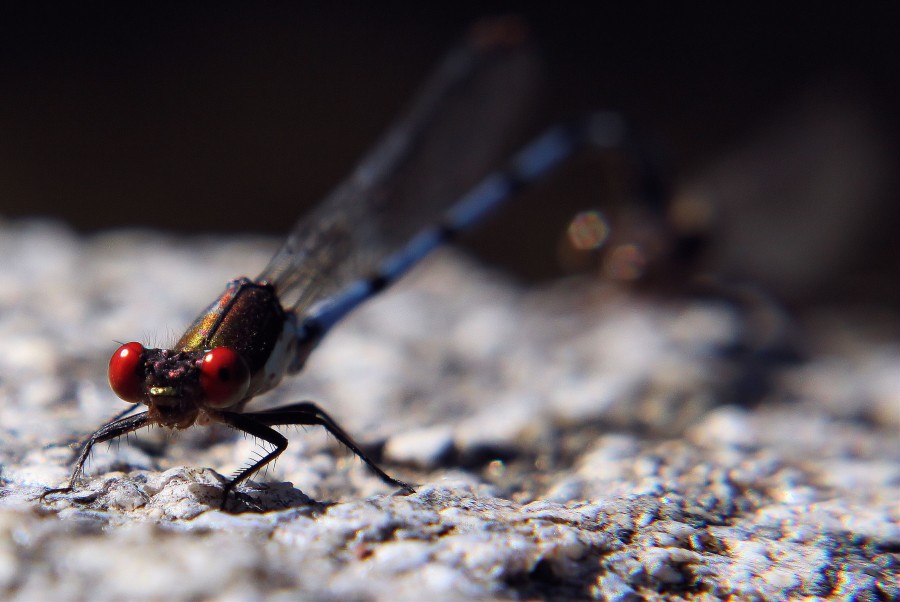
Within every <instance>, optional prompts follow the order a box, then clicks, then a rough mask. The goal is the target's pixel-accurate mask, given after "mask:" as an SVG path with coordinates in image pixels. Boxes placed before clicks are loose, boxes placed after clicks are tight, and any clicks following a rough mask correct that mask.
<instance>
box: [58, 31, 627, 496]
mask: <svg viewBox="0 0 900 602" xmlns="http://www.w3.org/2000/svg"><path fill="white" fill-rule="evenodd" d="M534 72H535V59H534V56H533V53H532V51H531V49H530V45H529V44H528V41H527V35H526V32H525V29H524V27H523V26H522V24H521V23H520V22H519V21H517V20H515V19H508V18H506V19H498V20H492V21H490V22H485V23H481V24H479V25H477V26H476V27H475V28H473V30H472V32H471V33H470V34H469V36H468V37H467V38H466V40H465V42H464V43H463V44H462V45H461V46H460V47H458V48H457V49H456V50H454V51H453V52H451V53H450V54H449V56H448V57H447V58H446V59H445V60H444V61H443V63H442V64H441V65H440V66H439V68H438V69H437V71H436V73H434V75H433V76H432V77H431V79H429V80H428V81H427V82H426V85H425V86H424V88H423V90H422V91H421V92H420V94H419V96H418V97H417V98H416V99H415V101H414V102H413V104H412V106H411V107H410V109H409V111H408V112H407V113H406V116H405V118H404V119H402V120H400V121H399V122H398V123H397V124H395V125H394V127H393V128H391V129H390V130H388V133H387V135H386V136H385V137H384V139H382V141H381V142H380V144H378V145H377V146H376V147H375V150H374V151H373V152H372V153H371V154H369V155H368V156H367V157H366V158H365V159H364V160H363V161H362V162H361V163H360V164H359V166H358V167H357V168H356V170H355V171H354V172H353V173H352V175H351V177H350V178H349V179H348V180H347V181H346V182H344V183H343V184H342V185H341V186H339V187H338V188H337V189H336V190H335V191H334V192H333V193H332V194H331V195H330V196H328V197H327V198H326V199H325V200H324V202H323V203H322V204H321V205H320V206H319V207H318V208H317V209H315V210H314V211H313V212H312V213H311V214H310V215H309V216H308V217H306V218H305V219H303V220H301V221H300V222H299V223H298V224H297V226H296V227H295V229H294V230H293V232H291V234H290V235H289V236H288V238H287V241H286V242H285V243H284V245H283V246H282V247H281V249H280V250H279V251H278V252H277V253H276V254H275V256H274V257H273V258H272V260H271V261H270V263H269V265H268V266H267V267H266V268H265V270H263V272H262V273H261V274H260V275H259V276H258V277H257V278H255V279H252V280H251V279H248V278H239V279H237V280H234V281H232V282H231V283H230V284H229V285H228V286H227V288H226V290H225V292H224V293H223V294H222V295H221V296H220V297H219V298H218V299H217V300H216V301H214V302H213V303H212V304H211V305H210V306H209V307H208V308H207V309H206V310H205V311H204V312H203V313H202V314H201V315H200V316H199V317H198V318H197V319H196V320H195V321H194V323H193V324H192V325H191V326H190V327H189V328H188V329H187V331H186V332H185V333H184V335H182V337H181V338H180V339H179V340H178V342H177V343H176V344H175V345H174V346H173V348H172V349H149V348H145V347H144V346H143V345H141V344H140V343H136V342H132V343H126V344H124V345H122V346H121V347H120V348H119V349H118V350H117V351H116V352H115V353H114V354H113V356H112V359H111V360H110V362H109V382H110V385H111V387H112V389H113V391H114V392H115V393H116V395H118V396H119V397H120V398H122V399H123V400H125V401H127V402H129V403H133V404H144V405H145V406H147V409H146V411H144V412H141V413H138V414H134V415H131V416H127V415H126V414H127V412H126V413H122V414H120V415H119V418H118V419H115V420H113V421H111V422H109V423H108V424H106V425H104V426H102V427H101V428H100V429H99V430H97V431H96V432H95V433H94V434H93V435H91V436H90V437H89V438H88V439H87V440H86V441H85V442H84V444H83V446H82V447H81V452H80V454H79V456H78V458H77V460H76V462H75V468H74V471H73V473H72V476H71V479H70V480H69V483H68V486H67V487H64V488H61V489H53V490H50V491H48V492H47V493H45V495H47V494H49V493H64V492H68V491H71V490H72V489H73V488H74V487H75V485H76V484H77V483H78V481H79V479H80V478H81V476H82V474H83V470H84V464H85V461H86V460H87V458H88V456H89V454H90V453H91V450H92V448H93V447H94V445H95V444H97V443H100V442H103V441H109V440H111V439H114V438H116V437H120V436H122V435H125V434H127V433H130V432H133V431H136V430H138V429H140V428H142V427H145V426H152V425H158V426H163V427H169V428H172V429H185V428H187V427H189V426H192V425H195V424H198V425H205V424H210V423H219V424H224V425H227V426H230V427H232V428H234V429H237V430H239V431H243V432H245V433H248V434H250V435H253V436H254V437H258V438H259V439H261V440H263V441H266V442H268V443H269V444H271V445H272V446H273V449H272V451H270V452H268V453H267V454H265V455H263V456H262V457H260V458H259V459H258V460H256V461H253V462H251V463H250V464H249V465H248V466H246V468H244V469H242V470H240V471H239V472H237V473H236V474H235V475H234V476H233V477H232V479H231V480H230V481H229V482H228V483H227V484H226V485H225V487H224V491H223V500H222V505H223V507H224V504H225V500H226V499H227V497H228V493H229V492H231V491H232V490H234V488H235V487H236V486H237V485H238V484H239V483H240V482H241V481H243V480H244V479H246V478H248V477H249V476H250V475H252V474H253V473H255V472H256V471H258V470H260V469H261V468H262V467H264V466H265V465H267V464H268V463H269V462H271V461H273V460H274V459H275V458H276V457H277V456H278V455H279V454H281V453H282V452H283V451H284V450H285V449H286V448H287V443H288V442H287V439H286V438H285V437H284V436H283V435H281V434H280V433H279V432H277V431H276V430H274V429H273V428H272V427H275V426H284V425H319V426H322V427H324V428H325V429H326V430H327V431H328V432H329V433H331V434H332V435H334V436H335V437H336V438H337V439H338V440H339V441H340V442H341V443H343V444H344V445H346V446H347V447H348V448H350V449H351V450H352V451H353V453H354V454H356V455H357V456H358V457H359V458H360V459H362V461H363V462H365V463H366V464H367V465H368V466H369V468H371V469H372V471H374V472H375V473H376V474H377V475H378V476H379V477H380V478H381V479H382V480H383V481H384V482H385V483H387V484H389V485H391V486H394V487H398V488H400V489H401V490H403V491H404V492H407V493H412V492H413V488H412V487H411V486H410V485H408V484H406V483H404V482H403V481H400V480H397V479H395V478H393V477H391V476H389V475H388V474H387V473H385V472H384V471H383V470H382V469H381V468H380V467H379V466H378V465H377V464H376V462H375V461H374V460H373V459H372V458H370V457H369V456H368V455H367V454H366V453H365V452H364V451H363V449H362V448H361V446H360V445H358V444H357V443H356V442H355V441H354V440H353V439H352V438H351V437H350V436H349V435H348V434H347V433H346V432H345V431H344V430H343V429H342V428H341V427H340V426H338V424H337V423H336V422H335V421H334V420H333V419H332V418H331V417H330V416H329V415H328V414H327V413H325V412H324V411H323V410H322V409H321V408H320V407H319V406H318V405H317V404H315V403H313V402H311V401H302V402H298V403H293V404H290V405H287V406H284V407H278V408H274V409H269V410H261V411H250V412H248V411H244V410H245V406H246V405H247V403H248V402H249V401H250V400H252V399H253V398H254V397H256V396H257V395H260V394H261V393H264V392H266V391H268V390H270V389H272V388H273V387H275V386H276V385H278V383H279V382H280V381H281V379H282V378H283V377H284V376H285V375H288V374H293V373H296V372H298V371H299V370H300V369H301V368H302V367H303V365H304V363H305V362H306V360H307V358H308V356H309V354H310V353H311V352H312V350H313V349H314V348H315V347H316V345H317V344H318V343H319V342H320V341H321V340H322V337H323V336H325V334H326V333H327V332H328V331H329V330H330V329H331V328H332V327H333V326H334V325H335V324H336V323H337V322H339V321H340V320H341V319H342V318H343V317H344V316H346V315H347V314H348V313H349V312H350V311H352V310H353V309H354V308H355V307H357V306H358V305H359V304H360V303H362V302H363V301H365V300H366V299H368V298H369V297H371V296H373V295H375V294H377V293H378V292H379V291H381V290H382V289H384V288H385V287H387V286H388V285H390V284H391V283H393V282H394V281H396V280H397V279H398V278H400V277H401V276H403V275H404V274H405V273H406V272H407V271H408V270H409V269H410V268H411V267H413V266H414V265H415V264H416V263H417V262H418V261H419V260H420V259H422V257H423V256H425V255H426V254H428V253H429V252H430V251H431V250H433V249H434V248H435V247H437V246H439V245H441V244H442V243H445V242H447V241H449V240H451V239H452V238H454V236H455V235H456V234H457V233H459V232H460V231H462V230H465V229H467V228H469V227H470V226H471V225H472V224H474V223H475V222H477V221H479V219H481V218H482V217H483V216H484V215H485V214H487V213H488V212H490V211H491V210H492V209H494V208H495V207H496V206H498V205H499V204H501V203H502V202H503V201H504V200H506V199H507V198H509V197H510V196H511V195H512V194H513V193H515V192H516V191H517V190H519V189H520V188H521V187H522V186H523V185H525V184H528V183H530V182H533V181H535V180H536V179H538V178H540V177H541V176H543V175H544V174H546V173H547V172H548V171H549V170H550V169H552V168H553V167H554V166H556V165H557V164H559V163H560V162H562V161H563V160H564V159H566V158H567V157H568V156H570V155H571V154H572V153H573V152H574V151H575V150H576V149H577V148H578V147H580V146H581V145H583V144H585V143H588V144H593V145H599V146H601V147H610V148H617V147H620V146H621V145H622V144H623V143H624V141H625V131H624V125H623V123H622V121H621V120H620V119H619V118H618V117H617V116H616V115H615V114H595V115H592V116H590V117H589V118H587V119H585V120H582V121H580V122H579V123H577V124H572V125H569V126H561V127H556V128H553V129H551V130H549V131H548V132H546V133H545V134H544V135H542V136H540V137H539V138H537V139H536V140H535V141H534V142H532V143H531V144H529V145H528V146H526V147H525V148H524V149H523V150H522V151H520V152H519V153H518V154H517V155H515V156H514V157H513V158H512V160H511V162H509V163H508V164H507V165H506V167H505V168H504V169H502V170H500V171H497V172H494V173H493V174H492V175H486V174H488V172H489V170H490V169H491V168H493V166H494V165H495V164H496V163H497V162H498V161H497V160H498V158H499V157H500V156H501V153H502V152H504V145H505V144H507V143H508V140H507V138H508V137H509V133H510V132H511V131H512V130H513V129H514V126H515V125H516V124H517V123H518V122H519V121H520V118H521V117H522V114H523V113H524V108H525V107H526V106H527V105H528V104H530V96H531V95H532V93H533V89H532V88H533V85H532V84H533V82H534V79H535V78H534ZM466 191H468V192H466ZM447 207H449V210H448V209H447ZM427 224H433V225H431V226H426V225H427ZM423 226H425V227H423ZM123 416H124V417H123Z"/></svg>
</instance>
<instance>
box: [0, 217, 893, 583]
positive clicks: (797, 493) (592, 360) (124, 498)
mask: <svg viewBox="0 0 900 602" xmlns="http://www.w3.org/2000/svg"><path fill="white" fill-rule="evenodd" d="M272 248H273V243H272V242H271V241H268V240H237V241H232V242H222V241H214V240H202V239H193V240H178V239H171V238H165V237H162V236H160V235H157V234H152V233H138V232H135V233H115V234H108V235H103V236H98V237H95V238H91V239H81V238H78V237H76V236H74V235H73V234H71V233H70V232H68V231H66V230H65V229H62V228H60V227H58V226H53V225H48V224H41V223H19V224H3V225H0V257H2V258H3V260H2V261H0V433H2V437H0V462H2V473H0V479H2V480H0V598H3V599H20V600H32V599H90V598H105V599H134V600H143V599H166V600H171V599H201V598H211V597H214V598H221V599H226V600H247V599H258V598H262V597H266V598H272V599H291V600H293V599H297V598H298V597H305V598H313V599H336V600H337V599H375V600H393V599H429V600H454V599H478V598H481V599H521V598H531V599H533V598H548V599H549V598H553V599H560V598H572V599H590V598H598V599H609V600H639V599H645V598H655V599H688V598H690V599H694V598H696V599H719V598H729V597H733V598H739V599H788V598H791V599H797V598H803V597H811V598H824V597H836V598H845V599H861V600H877V599H885V600H886V599H896V598H897V597H898V596H900V579H898V573H900V525H898V519H900V506H898V502H897V500H898V499H900V437H898V428H900V347H898V342H897V339H896V331H894V330H892V329H891V328H890V327H887V328H886V327H884V325H883V324H884V323H883V322H880V321H878V320H876V319H875V318H876V317H874V316H869V321H868V322H866V321H865V320H863V321H852V320H850V319H849V318H848V316H847V315H844V314H837V313H830V314H829V313H827V312H825V313H822V314H820V315H819V316H818V318H817V319H815V320H811V321H810V322H809V325H810V327H809V328H808V330H807V333H806V336H805V339H804V340H805V341H806V356H805V359H804V361H802V362H799V363H794V364H778V363H772V362H769V363H768V364H766V363H765V362H763V361H762V360H761V358H760V357H756V356H754V355H753V354H752V353H751V354H749V355H748V354H747V353H746V352H744V353H736V352H734V351H733V350H735V349H739V348H740V343H741V342H742V341H741V339H740V336H741V335H740V334H738V333H739V332H740V331H741V328H742V326H744V325H745V324H744V322H743V320H744V317H743V316H742V315H741V314H740V312H739V311H737V310H736V309H734V308H733V307H731V306H729V305H727V304H725V303H722V302H718V303H716V302H711V301H708V300H707V301H689V300H671V299H670V300H661V299H655V298H652V297H642V298H637V297H634V296H629V295H627V294H625V293H622V292H619V291H615V290H611V289H609V288H608V287H603V286H600V285H598V284H596V283H590V282H585V281H581V282H570V283H560V284H558V285H556V286H555V287H551V288H545V289H539V290H522V289H519V288H516V287H514V286H512V285H511V284H509V283H506V282H504V281H503V279H502V278H499V277H497V275H496V274H492V273H490V272H488V271H487V270H485V269H484V268H479V267H476V266H475V265H473V264H472V263H471V262H469V261H467V260H464V259H461V258H460V257H458V256H456V255H455V254H453V253H448V252H443V253H441V254H438V255H437V256H435V257H432V258H431V259H429V260H428V261H427V262H426V264H425V265H424V266H422V267H421V268H419V269H418V270H417V271H416V273H415V274H413V275H411V277H410V278H408V279H407V281H405V282H403V283H401V285H400V286H398V287H397V288H396V289H394V290H392V291H390V292H389V293H386V294H384V295H383V296H382V297H381V298H379V299H377V300H373V301H372V302H371V303H369V304H367V305H366V306H365V307H364V308H362V309H361V310H360V311H358V312H357V313H356V314H354V315H353V316H351V318H350V319H348V320H347V321H346V323H344V324H342V325H341V326H339V327H338V329H337V330H336V331H335V332H333V333H332V334H331V335H330V336H329V337H328V339H327V340H326V342H325V343H324V344H323V345H322V347H321V348H320V349H319V350H318V351H317V352H316V353H315V354H314V356H313V358H312V360H311V361H310V363H309V365H308V366H307V369H306V371H305V373H304V374H303V375H302V376H301V377H299V378H295V379H292V380H289V381H288V382H286V383H284V385H283V386H282V387H280V388H279V389H278V391H277V392H276V393H274V394H273V395H271V396H270V397H269V398H266V399H260V400H259V401H258V402H256V403H258V405H259V406H263V405H267V404H268V405H273V404H277V403H279V402H286V401H294V400H300V399H315V400H317V401H319V402H321V403H322V405H323V406H324V407H326V408H327V409H328V410H329V411H330V412H331V413H332V415H333V416H334V417H335V418H336V419H337V420H338V421H339V422H340V423H341V424H343V425H344V426H345V427H346V428H347V430H348V431H350V432H351V433H352V434H354V436H355V437H356V438H357V439H359V440H360V441H361V442H363V443H364V444H366V446H367V447H369V449H371V450H372V451H373V453H378V454H379V455H381V456H382V459H383V461H384V467H385V468H386V469H387V470H388V471H389V472H390V473H392V474H394V475H396V476H397V477H399V478H401V479H404V480H407V481H410V482H414V483H417V484H418V491H417V493H416V494H415V495H410V496H400V495H392V494H393V492H391V491H389V490H388V489H387V488H386V487H385V486H384V485H383V484H382V483H381V482H380V481H378V480H377V479H376V478H375V477H373V476H371V475H370V474H369V473H368V472H367V471H366V470H365V468H364V466H363V465H362V464H361V463H360V462H359V461H358V460H356V459H355V458H353V457H352V456H351V455H350V454H348V453H347V452H346V451H344V450H341V449H339V448H338V446H337V445H336V444H335V443H334V441H331V440H329V438H327V437H325V436H324V435H323V434H322V433H320V432H318V431H317V430H316V429H307V430H306V431H303V430H300V429H290V430H289V431H287V435H288V437H289V439H290V447H289V448H288V450H287V452H285V454H284V455H283V456H282V457H281V458H280V459H279V461H278V463H277V465H276V466H274V467H272V468H270V469H269V470H268V472H267V473H266V474H263V475H258V476H257V478H256V481H254V482H251V483H249V484H248V485H247V486H246V487H244V488H242V489H241V496H240V497H239V498H236V499H235V500H233V501H232V502H231V503H230V504H229V510H230V512H222V511H220V510H218V506H219V503H220V500H221V488H222V484H223V477H222V476H220V475H221V474H225V475H227V474H231V472H232V471H233V470H234V469H236V468H237V467H239V466H240V465H242V464H243V463H244V462H245V461H246V460H247V459H248V458H250V457H251V456H252V454H253V453H254V452H255V451H257V450H258V443H257V442H255V441H252V440H247V439H244V438H242V437H239V436H234V435H233V434H232V433H230V432H229V431H226V430H220V429H212V428H206V429H200V428H198V429H193V430H191V431H188V432H186V433H181V434H179V435H178V436H175V437H170V436H168V435H166V434H165V433H160V432H158V430H155V431H141V432H139V433H137V434H135V435H134V436H131V437H129V440H128V441H127V442H126V441H122V442H121V445H119V444H115V445H113V446H111V447H110V448H109V449H106V447H105V446H99V447H98V449H97V450H96V453H95V455H94V456H93V457H92V460H91V462H90V463H89V465H88V474H89V478H88V479H87V480H86V481H85V483H84V484H83V486H82V487H81V488H79V489H78V490H77V491H76V492H74V493H73V494H69V495H63V496H54V497H51V498H48V499H47V500H45V501H44V502H41V501H39V499H38V498H39V495H40V494H41V492H42V491H43V490H44V488H46V487H54V486H58V485H59V484H60V483H62V482H63V481H64V480H65V479H66V477H67V475H68V472H69V470H70V466H71V451H70V449H69V448H68V447H66V446H65V445H64V444H65V443H67V442H70V441H71V440H72V439H73V438H77V437H80V436H83V435H85V434H87V433H89V432H90V431H91V430H92V429H94V428H96V427H98V426H99V425H101V424H102V423H103V421H104V420H106V419H108V418H109V417H110V416H112V415H113V414H114V413H115V412H117V411H119V410H120V409H121V408H122V405H123V402H121V401H119V400H117V399H116V398H115V397H114V395H113V394H112V393H111V392H110V391H109V390H108V387H107V386H106V383H105V374H104V371H105V368H106V362H107V359H108V356H109V354H110V353H111V352H112V351H113V350H114V349H115V347H116V343H115V341H127V340H143V341H144V342H145V343H146V342H151V343H154V342H155V343H165V342H167V341H171V340H174V339H175V338H176V337H177V336H178V334H179V332H178V331H179V328H180V327H181V326H183V325H185V324H187V323H188V322H189V321H190V320H191V319H192V318H193V317H194V314H195V313H196V312H197V311H198V310H199V309H200V308H201V307H203V306H204V305H205V304H206V303H208V302H209V301H210V300H211V299H212V297H213V296H214V295H216V294H217V293H218V292H219V291H220V290H221V288H222V286H223V285H224V283H225V281H227V280H228V279H229V278H232V277H234V276H238V275H242V274H246V275H251V276H252V275H254V274H255V273H256V271H258V270H259V268H260V267H261V266H262V265H264V263H265V261H266V259H267V257H268V255H269V253H270V252H271V251H272ZM860 323H868V324H871V325H873V326H874V328H872V329H869V330H866V329H863V328H857V327H856V325H858V324H860ZM148 335H149V341H148ZM726 350H732V351H731V352H730V353H726ZM748 384H754V385H757V386H755V387H753V388H752V390H754V391H757V392H760V391H761V392H762V393H763V394H762V396H761V397H754V398H753V399H752V400H753V403H748V399H749V398H748V395H747V394H746V392H747V389H748ZM759 385H764V387H762V388H760V386H759ZM60 443H63V445H60ZM207 467H209V468H207ZM214 471H215V472H214Z"/></svg>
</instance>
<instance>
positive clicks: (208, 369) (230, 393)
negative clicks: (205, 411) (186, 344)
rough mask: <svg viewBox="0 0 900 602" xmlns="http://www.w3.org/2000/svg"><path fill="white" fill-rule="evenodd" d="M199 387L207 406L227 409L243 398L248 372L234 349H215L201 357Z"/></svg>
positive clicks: (248, 379) (248, 383)
mask: <svg viewBox="0 0 900 602" xmlns="http://www.w3.org/2000/svg"><path fill="white" fill-rule="evenodd" d="M200 386H201V387H203V393H204V394H205V397H206V404H207V405H209V406H212V407H214V408H227V407H230V406H233V405H234V404H236V403H237V402H239V401H241V400H242V399H243V398H244V395H245V394H246V393H247V387H249V386H250V370H248V369H247V364H246V363H244V360H243V358H241V356H240V355H238V354H237V352H236V351H235V350H234V349H232V348H231V347H216V348H215V349H213V350H212V351H210V352H209V353H207V354H206V355H205V356H203V363H202V364H201V365H200Z"/></svg>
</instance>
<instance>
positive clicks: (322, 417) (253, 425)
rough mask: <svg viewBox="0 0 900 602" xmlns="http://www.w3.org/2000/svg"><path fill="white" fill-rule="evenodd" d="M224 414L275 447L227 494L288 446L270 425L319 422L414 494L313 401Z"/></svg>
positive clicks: (240, 475) (241, 475) (383, 477)
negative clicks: (269, 408) (242, 412)
mask: <svg viewBox="0 0 900 602" xmlns="http://www.w3.org/2000/svg"><path fill="white" fill-rule="evenodd" d="M221 417H222V420H223V421H224V422H225V424H228V425H229V426H232V427H234V428H236V429H238V430H241V431H244V432H245V433H249V434H251V435H253V436H254V437H259V438H260V439H262V440H263V441H266V442H268V443H271V444H272V445H274V446H275V449H274V450H272V451H271V452H269V453H268V454H266V455H265V456H263V457H262V458H260V459H259V460H257V461H256V462H254V463H253V464H251V465H250V466H248V467H247V468H245V469H244V470H242V471H240V472H239V473H238V474H237V475H236V476H235V477H234V478H233V479H232V480H231V482H229V483H228V484H227V485H226V486H225V495H226V496H227V494H228V492H230V491H231V490H232V489H234V487H235V486H236V485H237V484H238V483H240V482H241V481H243V480H244V479H246V478H247V477H249V476H250V475H251V474H253V473H254V472H256V471H257V470H259V469H260V468H262V467H263V466H265V465H266V464H268V463H269V462H271V461H272V460H274V459H275V458H277V457H278V456H279V455H281V452H283V451H284V450H285V449H287V443H288V442H287V439H286V438H285V437H284V436H283V435H282V434H281V433H279V432H277V431H275V430H273V429H271V428H269V427H272V426H288V425H310V426H315V425H318V426H322V427H324V428H325V430H327V431H328V432H329V433H331V434H332V435H334V437H335V438H336V439H337V440H338V441H340V442H341V443H343V444H344V445H346V446H347V447H348V448H350V451H352V452H353V453H354V454H356V455H357V456H358V457H359V459H360V460H362V461H363V462H365V463H366V465H367V466H368V467H369V468H370V469H371V470H372V471H373V472H374V473H375V474H377V475H378V477H379V478H380V479H381V480H382V481H384V482H385V483H387V484H388V485H391V486H393V487H398V488H400V489H403V490H404V491H405V492H406V493H415V489H413V488H412V487H411V486H410V485H408V484H407V483H404V482H403V481H400V480H398V479H395V478H393V477H391V476H390V475H388V474H387V473H386V472H384V471H383V470H382V469H381V468H380V467H379V466H378V464H376V463H375V461H374V460H373V459H372V458H370V457H369V456H368V455H367V454H366V453H365V452H364V451H363V450H362V448H361V447H360V446H359V444H358V443H356V441H354V440H353V438H352V437H351V436H350V435H348V434H347V433H346V432H345V431H344V429H342V428H341V427H340V426H339V425H338V424H337V423H336V422H335V421H334V420H333V419H332V418H331V416H329V415H328V414H326V413H325V411H324V410H322V409H321V408H320V407H319V406H317V405H316V404H314V403H312V402H308V401H304V402H299V403H295V404H291V405H289V406H284V407H280V408H273V409H271V410H263V411H260V412H250V413H246V414H236V413H232V412H222V413H221ZM223 505H224V500H223Z"/></svg>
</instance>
